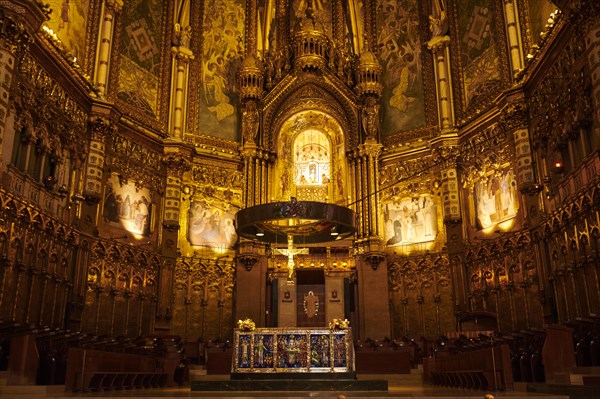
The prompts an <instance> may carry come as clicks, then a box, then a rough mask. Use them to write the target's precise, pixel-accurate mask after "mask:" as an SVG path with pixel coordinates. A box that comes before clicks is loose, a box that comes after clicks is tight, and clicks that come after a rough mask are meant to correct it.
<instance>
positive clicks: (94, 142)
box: [80, 116, 117, 233]
mask: <svg viewBox="0 0 600 399" xmlns="http://www.w3.org/2000/svg"><path fill="white" fill-rule="evenodd" d="M88 130H89V133H90V144H89V154H88V156H87V162H86V164H85V169H84V176H83V181H84V183H83V199H84V202H83V203H82V205H81V214H80V218H81V219H83V220H84V223H82V224H81V229H82V230H84V231H86V232H87V233H91V232H93V231H94V230H95V228H96V226H97V224H98V215H99V209H98V208H99V205H98V204H99V203H100V202H101V199H102V193H103V191H102V189H103V181H104V180H103V179H104V156H105V142H106V138H108V137H110V136H112V135H113V134H115V132H116V130H117V128H116V126H115V125H114V124H113V123H112V122H111V121H110V120H109V119H107V118H105V117H104V116H96V117H92V118H90V121H89V123H88Z"/></svg>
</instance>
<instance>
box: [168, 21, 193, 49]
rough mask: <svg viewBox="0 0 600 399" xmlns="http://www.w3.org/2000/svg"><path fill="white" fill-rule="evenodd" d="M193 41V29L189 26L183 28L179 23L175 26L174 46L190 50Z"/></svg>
mask: <svg viewBox="0 0 600 399" xmlns="http://www.w3.org/2000/svg"><path fill="white" fill-rule="evenodd" d="M191 39H192V27H191V26H189V25H188V26H186V27H185V28H182V27H181V25H180V24H179V23H175V26H174V27H173V40H172V44H173V46H175V47H187V48H189V47H190V40H191Z"/></svg>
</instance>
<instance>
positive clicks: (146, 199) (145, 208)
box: [102, 173, 152, 236]
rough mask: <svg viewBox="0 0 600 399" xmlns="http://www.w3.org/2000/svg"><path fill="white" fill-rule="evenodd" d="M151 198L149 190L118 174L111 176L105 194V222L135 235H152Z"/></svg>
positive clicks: (103, 210)
mask: <svg viewBox="0 0 600 399" xmlns="http://www.w3.org/2000/svg"><path fill="white" fill-rule="evenodd" d="M151 198H152V197H151V195H150V190H148V189H147V188H145V187H138V186H136V185H135V184H134V183H133V182H127V181H125V180H124V179H122V178H119V175H118V174H116V173H113V174H111V176H110V178H109V179H108V181H107V182H106V191H105V193H104V202H103V209H102V217H103V218H104V222H105V223H106V224H107V225H109V226H114V227H117V228H120V229H123V230H127V231H128V232H130V233H133V234H139V235H143V236H148V235H150V224H151V220H152V202H151Z"/></svg>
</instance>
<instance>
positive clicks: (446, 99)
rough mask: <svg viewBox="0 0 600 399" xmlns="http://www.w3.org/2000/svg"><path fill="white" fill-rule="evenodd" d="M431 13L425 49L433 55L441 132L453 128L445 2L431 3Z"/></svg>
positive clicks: (448, 37) (448, 39)
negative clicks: (428, 36)
mask: <svg viewBox="0 0 600 399" xmlns="http://www.w3.org/2000/svg"><path fill="white" fill-rule="evenodd" d="M433 3H434V4H433V10H432V11H433V13H432V15H430V16H429V29H430V31H431V34H432V36H431V40H429V41H428V42H427V48H428V49H429V50H431V52H432V54H433V64H434V72H435V82H436V93H437V105H438V119H439V122H438V123H439V125H440V127H441V129H442V130H445V129H451V128H452V127H453V126H454V108H453V98H452V90H451V89H450V88H451V87H452V82H451V81H450V77H451V76H452V75H451V74H450V49H449V44H450V36H448V15H447V14H446V2H445V1H443V0H442V1H433Z"/></svg>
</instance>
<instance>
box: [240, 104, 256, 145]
mask: <svg viewBox="0 0 600 399" xmlns="http://www.w3.org/2000/svg"><path fill="white" fill-rule="evenodd" d="M259 124H260V120H259V114H258V109H257V108H256V103H255V102H254V101H250V102H248V104H246V108H245V109H244V111H243V112H242V136H243V137H244V143H252V144H256V143H255V140H256V136H257V135H258V128H259Z"/></svg>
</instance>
